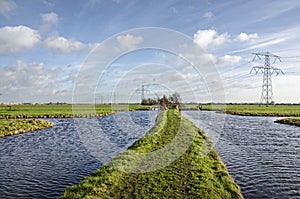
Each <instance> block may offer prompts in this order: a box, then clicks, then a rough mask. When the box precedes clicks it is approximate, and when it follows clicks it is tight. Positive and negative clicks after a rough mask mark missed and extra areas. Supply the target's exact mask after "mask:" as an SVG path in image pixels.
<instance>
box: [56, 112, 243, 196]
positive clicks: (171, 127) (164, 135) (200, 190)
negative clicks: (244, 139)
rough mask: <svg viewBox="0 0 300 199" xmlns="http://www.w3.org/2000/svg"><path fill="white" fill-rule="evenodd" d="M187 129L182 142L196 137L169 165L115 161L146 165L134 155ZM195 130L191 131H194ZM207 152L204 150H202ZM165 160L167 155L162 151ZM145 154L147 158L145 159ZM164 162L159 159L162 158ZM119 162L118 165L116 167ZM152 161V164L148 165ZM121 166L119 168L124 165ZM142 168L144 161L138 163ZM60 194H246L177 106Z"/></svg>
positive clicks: (205, 139)
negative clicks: (130, 170)
mask: <svg viewBox="0 0 300 199" xmlns="http://www.w3.org/2000/svg"><path fill="white" fill-rule="evenodd" d="M179 133H182V135H183V137H181V138H180V141H181V142H179V145H178V146H176V148H173V149H174V151H169V153H176V150H179V151H180V150H181V149H180V146H181V143H184V142H186V141H191V142H190V143H189V144H190V145H188V148H187V150H186V151H185V152H183V154H182V155H181V156H180V157H179V158H178V159H176V160H175V161H173V162H172V163H171V164H169V165H168V166H166V167H164V168H161V169H159V170H153V171H148V172H146V173H137V172H136V173H128V172H124V171H121V170H117V169H116V166H121V167H122V168H127V167H128V168H130V167H133V168H134V167H135V166H139V164H140V166H141V165H143V166H145V165H146V166H147V162H143V161H140V160H135V159H134V158H130V156H128V155H129V154H143V153H149V152H153V151H156V150H158V149H163V148H165V147H166V146H167V145H168V144H170V142H171V140H173V139H176V135H177V134H179ZM191 135H192V136H191ZM203 150H204V151H206V152H207V155H205V156H203V155H202V152H203ZM160 158H161V161H166V159H167V157H165V156H164V155H162V156H161V157H160ZM145 160H146V159H145ZM158 163H160V162H158ZM112 165H114V166H115V167H112ZM149 166H153V165H149ZM121 167H118V168H121ZM136 168H137V169H139V167H136ZM60 198H226V199H227V198H242V195H241V193H240V189H239V186H238V185H237V184H236V183H235V182H234V180H233V179H232V177H231V176H230V175H229V174H228V171H227V169H226V167H225V165H224V164H223V163H222V161H221V159H220V158H219V156H218V154H217V152H216V151H215V150H214V149H213V146H212V143H211V141H209V140H208V139H207V138H206V137H205V134H204V133H203V132H202V131H200V130H199V129H198V128H196V127H195V126H194V125H193V124H192V123H191V122H190V121H189V120H187V119H185V118H183V117H182V116H180V115H179V114H178V113H177V112H176V111H175V110H168V111H166V112H164V113H162V114H160V115H159V116H158V119H157V123H156V125H155V126H154V127H153V128H152V129H151V130H150V131H149V132H148V133H147V135H146V136H145V137H143V138H142V139H140V140H138V141H137V142H135V143H134V144H133V145H132V146H131V147H129V148H128V150H126V151H124V152H123V153H121V154H120V155H117V156H116V157H114V158H113V159H112V161H110V162H108V163H107V164H105V165H103V166H102V167H101V168H100V169H99V170H97V171H96V172H94V173H93V174H92V175H91V176H89V177H86V178H84V179H83V180H82V181H81V182H80V183H79V184H77V185H75V186H71V187H68V188H67V189H66V190H65V192H64V193H63V194H62V195H61V196H60Z"/></svg>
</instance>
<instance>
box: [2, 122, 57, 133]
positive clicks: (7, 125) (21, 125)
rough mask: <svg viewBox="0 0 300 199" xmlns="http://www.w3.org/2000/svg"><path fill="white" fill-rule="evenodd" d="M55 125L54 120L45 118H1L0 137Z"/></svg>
mask: <svg viewBox="0 0 300 199" xmlns="http://www.w3.org/2000/svg"><path fill="white" fill-rule="evenodd" d="M53 125H54V124H53V123H52V122H48V121H44V120H0V137H4V136H10V135H17V134H20V133H26V132H29V131H35V130H39V129H44V128H49V127H52V126H53Z"/></svg>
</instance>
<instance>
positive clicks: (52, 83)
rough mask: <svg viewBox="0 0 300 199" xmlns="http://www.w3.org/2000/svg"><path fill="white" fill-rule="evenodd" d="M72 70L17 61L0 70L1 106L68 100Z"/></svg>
mask: <svg viewBox="0 0 300 199" xmlns="http://www.w3.org/2000/svg"><path fill="white" fill-rule="evenodd" d="M75 70H77V69H76V68H75V67H72V68H70V67H68V66H63V67H56V68H47V67H45V65H44V64H43V63H26V62H23V61H17V62H16V64H15V65H13V66H9V67H2V68H0V85H1V88H0V89H1V90H0V92H1V93H2V94H3V95H2V96H1V101H2V102H5V103H19V102H50V101H55V102H56V101H67V102H70V101H71V92H72V81H73V80H74V79H75V75H74V71H75Z"/></svg>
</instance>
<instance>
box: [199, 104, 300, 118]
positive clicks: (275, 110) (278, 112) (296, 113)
mask: <svg viewBox="0 0 300 199" xmlns="http://www.w3.org/2000/svg"><path fill="white" fill-rule="evenodd" d="M202 109H203V110H215V111H220V112H224V113H227V114H233V115H244V116H277V117H300V105H270V106H268V107H266V106H259V105H208V104H205V105H202Z"/></svg>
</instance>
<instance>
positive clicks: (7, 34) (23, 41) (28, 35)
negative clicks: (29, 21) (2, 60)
mask: <svg viewBox="0 0 300 199" xmlns="http://www.w3.org/2000/svg"><path fill="white" fill-rule="evenodd" d="M39 41H40V35H39V33H38V31H36V30H34V29H31V28H29V27H26V26H5V27H3V28H0V54H14V53H18V52H20V51H22V50H24V49H29V48H32V47H33V46H34V45H36V44H37V43H39Z"/></svg>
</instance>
